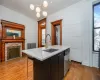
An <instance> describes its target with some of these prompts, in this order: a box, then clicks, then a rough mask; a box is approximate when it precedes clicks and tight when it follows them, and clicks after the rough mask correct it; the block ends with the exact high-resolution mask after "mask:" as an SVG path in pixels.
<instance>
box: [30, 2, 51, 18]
mask: <svg viewBox="0 0 100 80" xmlns="http://www.w3.org/2000/svg"><path fill="white" fill-rule="evenodd" d="M51 3H52V1H51ZM35 7H36V9H35ZM43 7H45V8H46V7H48V2H47V1H46V0H45V1H43V4H41V5H33V4H30V9H31V10H34V9H35V10H36V16H37V17H38V18H39V17H40V12H41V9H44V8H43ZM42 14H43V16H45V17H46V16H47V12H46V11H43V12H42Z"/></svg>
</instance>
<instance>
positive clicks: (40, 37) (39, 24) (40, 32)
mask: <svg viewBox="0 0 100 80" xmlns="http://www.w3.org/2000/svg"><path fill="white" fill-rule="evenodd" d="M43 22H45V25H44V26H42V27H41V23H43ZM44 28H45V29H46V18H44V19H42V20H39V21H38V47H42V36H41V34H42V31H41V29H44Z"/></svg>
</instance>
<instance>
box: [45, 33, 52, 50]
mask: <svg viewBox="0 0 100 80" xmlns="http://www.w3.org/2000/svg"><path fill="white" fill-rule="evenodd" d="M48 36H49V37H50V40H51V36H50V34H47V35H46V38H45V47H46V48H48V44H47V37H48Z"/></svg>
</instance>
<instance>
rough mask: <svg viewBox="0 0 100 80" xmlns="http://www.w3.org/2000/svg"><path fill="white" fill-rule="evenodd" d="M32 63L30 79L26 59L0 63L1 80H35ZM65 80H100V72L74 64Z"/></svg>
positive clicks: (29, 65)
mask: <svg viewBox="0 0 100 80" xmlns="http://www.w3.org/2000/svg"><path fill="white" fill-rule="evenodd" d="M32 63H33V62H32V61H31V60H28V79H27V58H26V57H23V58H17V59H14V60H10V61H8V62H3V63H0V80H33V73H32V71H33V65H32ZM64 80H100V71H99V70H98V69H96V68H90V67H86V66H82V65H80V64H76V63H72V64H71V65H70V70H69V72H68V74H66V76H65V78H64Z"/></svg>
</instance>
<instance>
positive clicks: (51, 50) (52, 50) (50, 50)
mask: <svg viewBox="0 0 100 80" xmlns="http://www.w3.org/2000/svg"><path fill="white" fill-rule="evenodd" d="M57 50H58V49H53V48H50V49H46V50H43V51H46V52H50V53H52V52H55V51H57Z"/></svg>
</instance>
